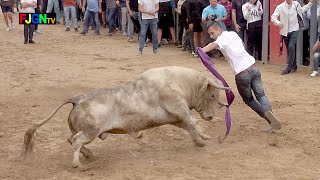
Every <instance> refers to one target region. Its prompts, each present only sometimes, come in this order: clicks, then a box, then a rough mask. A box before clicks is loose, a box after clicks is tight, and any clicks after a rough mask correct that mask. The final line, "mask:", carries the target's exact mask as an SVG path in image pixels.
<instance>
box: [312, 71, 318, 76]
mask: <svg viewBox="0 0 320 180" xmlns="http://www.w3.org/2000/svg"><path fill="white" fill-rule="evenodd" d="M310 76H311V77H316V76H318V71H312V73H311V75H310Z"/></svg>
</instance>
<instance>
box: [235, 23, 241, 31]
mask: <svg viewBox="0 0 320 180" xmlns="http://www.w3.org/2000/svg"><path fill="white" fill-rule="evenodd" d="M234 28H235V29H236V31H237V32H240V30H241V27H240V26H239V24H235V25H234Z"/></svg>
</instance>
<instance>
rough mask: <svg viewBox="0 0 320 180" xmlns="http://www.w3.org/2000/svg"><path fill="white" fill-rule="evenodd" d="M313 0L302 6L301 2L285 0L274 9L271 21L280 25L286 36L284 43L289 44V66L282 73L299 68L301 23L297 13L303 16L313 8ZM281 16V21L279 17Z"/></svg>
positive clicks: (283, 35)
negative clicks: (297, 51) (297, 45)
mask: <svg viewBox="0 0 320 180" xmlns="http://www.w3.org/2000/svg"><path fill="white" fill-rule="evenodd" d="M312 2H313V0H309V3H308V4H306V5H304V6H303V7H301V5H300V3H298V2H297V1H293V0H285V1H284V2H283V3H281V4H279V5H278V6H277V7H276V9H275V10H274V12H273V14H272V16H271V21H272V22H273V23H274V24H275V25H276V26H279V27H280V35H281V36H282V37H283V38H284V43H285V44H286V46H287V62H288V66H287V68H286V69H284V70H283V71H282V73H281V74H289V73H290V72H295V71H296V70H297V61H296V50H295V49H296V44H297V37H298V32H299V23H298V18H297V15H299V16H300V17H302V14H303V13H305V12H306V11H307V10H308V9H310V8H311V6H312ZM279 16H280V21H279V20H278V17H279Z"/></svg>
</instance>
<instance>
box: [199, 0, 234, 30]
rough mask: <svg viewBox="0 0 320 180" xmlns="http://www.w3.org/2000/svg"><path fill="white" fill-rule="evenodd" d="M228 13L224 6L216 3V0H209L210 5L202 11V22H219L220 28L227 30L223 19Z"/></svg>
mask: <svg viewBox="0 0 320 180" xmlns="http://www.w3.org/2000/svg"><path fill="white" fill-rule="evenodd" d="M227 17H228V14H227V11H226V8H225V7H224V6H222V5H220V4H218V0H210V5H209V6H207V7H206V8H204V9H203V11H202V22H203V23H205V24H210V23H211V22H213V21H216V22H219V23H220V24H221V27H222V30H224V31H225V30H227V28H226V25H225V23H224V21H225V20H226V19H227Z"/></svg>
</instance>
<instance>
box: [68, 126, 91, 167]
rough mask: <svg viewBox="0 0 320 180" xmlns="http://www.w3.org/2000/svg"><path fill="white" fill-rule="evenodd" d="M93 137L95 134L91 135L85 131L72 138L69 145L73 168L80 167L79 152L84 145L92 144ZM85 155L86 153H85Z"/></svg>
mask: <svg viewBox="0 0 320 180" xmlns="http://www.w3.org/2000/svg"><path fill="white" fill-rule="evenodd" d="M95 136H96V134H93V133H92V132H91V133H90V132H89V133H88V132H85V131H79V132H78V133H77V134H75V135H74V136H73V137H72V139H71V143H72V147H73V167H78V166H81V163H80V160H79V158H80V150H81V148H83V145H84V144H88V143H90V142H92V141H93V140H94V138H95ZM88 151H89V150H88ZM89 152H90V151H89ZM86 153H88V152H86ZM90 153H91V152H90ZM91 154H92V153H91Z"/></svg>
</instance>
